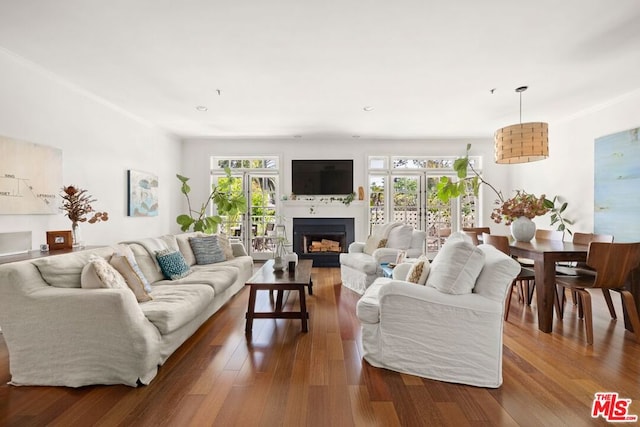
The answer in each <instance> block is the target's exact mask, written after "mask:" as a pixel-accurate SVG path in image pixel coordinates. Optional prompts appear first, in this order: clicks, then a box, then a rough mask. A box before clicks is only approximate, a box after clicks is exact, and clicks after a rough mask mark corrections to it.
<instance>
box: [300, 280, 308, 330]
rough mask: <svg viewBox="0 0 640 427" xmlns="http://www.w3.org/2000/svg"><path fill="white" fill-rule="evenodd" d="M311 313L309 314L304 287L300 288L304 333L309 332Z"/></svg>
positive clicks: (301, 317) (301, 318)
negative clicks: (308, 320)
mask: <svg viewBox="0 0 640 427" xmlns="http://www.w3.org/2000/svg"><path fill="white" fill-rule="evenodd" d="M308 318H309V313H307V301H306V299H305V292H304V286H300V320H301V321H302V332H308V331H309V329H308V326H307V319H308Z"/></svg>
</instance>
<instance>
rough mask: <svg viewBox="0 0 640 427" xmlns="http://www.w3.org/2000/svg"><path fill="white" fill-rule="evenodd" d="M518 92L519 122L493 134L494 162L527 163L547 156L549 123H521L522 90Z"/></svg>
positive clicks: (525, 88) (524, 87) (520, 88)
mask: <svg viewBox="0 0 640 427" xmlns="http://www.w3.org/2000/svg"><path fill="white" fill-rule="evenodd" d="M525 90H527V86H521V87H519V88H517V89H516V92H518V93H519V94H520V123H519V124H517V125H511V126H507V127H503V128H501V129H498V130H497V131H496V134H495V158H496V163H527V162H535V161H537V160H544V159H546V158H547V157H549V125H548V124H547V123H542V122H533V123H522V92H524V91H525Z"/></svg>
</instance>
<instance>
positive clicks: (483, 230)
mask: <svg viewBox="0 0 640 427" xmlns="http://www.w3.org/2000/svg"><path fill="white" fill-rule="evenodd" d="M462 232H463V233H465V234H467V235H468V236H469V237H471V239H472V240H473V242H474V243H475V244H476V245H477V244H478V243H480V240H482V233H487V234H491V229H490V228H489V227H462ZM471 233H473V234H475V235H476V236H475V238H474V237H473V236H471Z"/></svg>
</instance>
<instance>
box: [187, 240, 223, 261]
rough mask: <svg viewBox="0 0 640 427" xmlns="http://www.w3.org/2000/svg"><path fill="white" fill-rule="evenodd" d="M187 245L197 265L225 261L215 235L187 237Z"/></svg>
mask: <svg viewBox="0 0 640 427" xmlns="http://www.w3.org/2000/svg"><path fill="white" fill-rule="evenodd" d="M189 244H190V245H191V249H192V250H193V254H194V255H195V257H196V264H198V265H206V264H215V263H216V262H222V261H225V260H226V257H225V255H224V252H222V248H221V247H220V244H219V243H218V236H216V235H212V236H202V237H189Z"/></svg>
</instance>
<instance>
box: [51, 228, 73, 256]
mask: <svg viewBox="0 0 640 427" xmlns="http://www.w3.org/2000/svg"><path fill="white" fill-rule="evenodd" d="M47 244H48V245H49V250H52V251H55V250H57V249H71V248H72V247H73V238H72V237H71V230H62V231H47Z"/></svg>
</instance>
